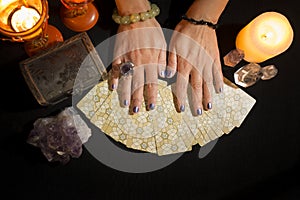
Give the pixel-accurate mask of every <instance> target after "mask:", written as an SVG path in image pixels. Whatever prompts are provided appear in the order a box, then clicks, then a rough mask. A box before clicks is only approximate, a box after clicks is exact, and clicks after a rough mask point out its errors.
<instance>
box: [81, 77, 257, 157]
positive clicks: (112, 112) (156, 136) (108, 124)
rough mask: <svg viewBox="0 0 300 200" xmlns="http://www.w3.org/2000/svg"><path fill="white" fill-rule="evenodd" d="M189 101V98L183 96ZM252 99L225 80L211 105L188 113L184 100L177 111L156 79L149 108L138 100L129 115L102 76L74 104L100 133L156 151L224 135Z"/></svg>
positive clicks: (238, 122) (133, 146) (168, 92)
mask: <svg viewBox="0 0 300 200" xmlns="http://www.w3.org/2000/svg"><path fill="white" fill-rule="evenodd" d="M187 101H188V100H187ZM255 102H256V101H255V99H254V98H253V97H251V96H250V95H248V94H247V93H245V92H244V91H243V90H241V89H240V88H238V87H237V86H236V85H234V84H233V83H231V82H230V81H229V80H227V79H224V89H223V92H222V93H219V94H216V93H215V94H213V109H211V110H209V111H203V114H202V115H200V116H193V115H192V112H191V109H190V107H189V103H188V102H187V103H186V105H187V106H186V109H185V111H184V112H182V113H178V112H177V111H176V110H175V108H174V104H173V95H172V85H167V83H166V82H165V81H162V80H159V87H158V96H157V103H156V106H155V109H154V110H151V111H146V107H145V106H144V105H143V106H142V108H140V111H139V112H138V113H136V114H134V115H131V114H129V113H128V108H123V107H121V106H120V105H119V99H118V93H117V92H116V91H110V90H108V87H107V81H102V82H100V83H99V84H97V85H96V86H94V87H93V88H92V89H91V90H90V91H89V92H88V93H87V94H86V95H85V96H84V97H83V98H82V99H81V100H80V101H79V102H78V104H77V107H78V109H79V110H81V112H82V113H84V114H85V116H86V117H87V118H88V119H89V120H90V121H91V123H93V124H94V125H95V126H97V127H98V128H99V129H100V130H101V131H102V132H103V133H104V134H106V135H108V136H109V137H111V138H113V139H114V140H115V141H118V142H121V143H122V144H124V145H126V146H127V147H128V148H131V149H136V150H140V151H144V152H150V153H155V154H157V155H160V156H162V155H168V154H174V153H180V152H186V151H190V150H191V149H192V146H193V145H196V144H199V145H200V146H203V145H205V144H207V143H209V142H210V141H212V140H215V139H217V138H219V137H221V136H222V135H223V134H229V133H230V132H231V131H232V130H233V129H234V128H235V127H239V126H241V124H242V122H243V121H244V120H245V118H246V116H247V115H248V113H249V112H250V111H251V109H252V108H253V106H254V104H255Z"/></svg>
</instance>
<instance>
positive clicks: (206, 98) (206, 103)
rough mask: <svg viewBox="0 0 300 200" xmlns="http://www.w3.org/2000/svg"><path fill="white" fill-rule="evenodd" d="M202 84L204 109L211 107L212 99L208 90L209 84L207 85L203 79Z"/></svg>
mask: <svg viewBox="0 0 300 200" xmlns="http://www.w3.org/2000/svg"><path fill="white" fill-rule="evenodd" d="M202 85H203V100H202V103H203V108H204V110H210V109H212V106H213V105H212V103H211V102H212V101H211V93H210V90H209V86H208V85H207V83H206V82H205V81H203V82H202Z"/></svg>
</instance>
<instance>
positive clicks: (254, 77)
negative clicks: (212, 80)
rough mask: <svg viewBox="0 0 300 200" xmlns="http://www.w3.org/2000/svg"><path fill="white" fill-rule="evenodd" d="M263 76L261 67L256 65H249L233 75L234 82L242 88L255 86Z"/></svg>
mask: <svg viewBox="0 0 300 200" xmlns="http://www.w3.org/2000/svg"><path fill="white" fill-rule="evenodd" d="M262 76H263V73H262V70H261V67H260V65H259V64H257V63H249V64H247V65H245V66H243V67H241V68H240V69H238V70H237V71H236V72H235V73H234V81H235V83H236V84H237V85H240V86H242V87H249V86H251V85H253V84H255V83H256V82H257V81H258V80H260V78H261V77H262Z"/></svg>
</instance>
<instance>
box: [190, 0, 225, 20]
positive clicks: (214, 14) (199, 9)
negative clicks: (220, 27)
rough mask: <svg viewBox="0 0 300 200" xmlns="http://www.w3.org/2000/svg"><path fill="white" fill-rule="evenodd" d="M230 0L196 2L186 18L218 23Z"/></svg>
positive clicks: (200, 0)
mask: <svg viewBox="0 0 300 200" xmlns="http://www.w3.org/2000/svg"><path fill="white" fill-rule="evenodd" d="M228 1H229V0H195V1H194V2H193V4H192V5H191V6H190V8H189V9H188V11H187V12H186V16H188V17H190V18H193V19H195V20H205V21H209V22H212V23H217V22H218V20H219V17H220V16H221V14H222V12H223V10H224V9H225V7H226V5H227V3H228Z"/></svg>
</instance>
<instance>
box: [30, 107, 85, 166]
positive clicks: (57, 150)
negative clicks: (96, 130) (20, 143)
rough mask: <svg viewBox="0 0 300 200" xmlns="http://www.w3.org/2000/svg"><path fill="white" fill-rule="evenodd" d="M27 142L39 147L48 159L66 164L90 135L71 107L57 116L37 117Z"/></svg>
mask: <svg viewBox="0 0 300 200" xmlns="http://www.w3.org/2000/svg"><path fill="white" fill-rule="evenodd" d="M33 125H34V128H33V129H32V130H31V132H30V134H29V136H28V139H27V142H28V143H29V144H31V145H33V146H36V147H39V148H40V149H41V151H42V153H43V155H44V156H45V157H46V158H47V160H48V161H49V162H50V161H59V162H61V163H63V164H66V163H67V162H69V161H70V159H71V158H78V157H80V155H81V153H82V144H83V143H85V142H87V141H88V138H89V137H90V136H91V129H90V128H89V127H88V126H87V124H86V123H85V122H84V121H83V119H82V118H81V117H80V115H79V114H77V112H76V111H75V109H74V108H73V107H67V108H65V109H64V110H63V111H62V112H60V113H59V114H58V115H57V116H53V117H46V118H39V119H37V120H36V121H35V122H34V124H33Z"/></svg>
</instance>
